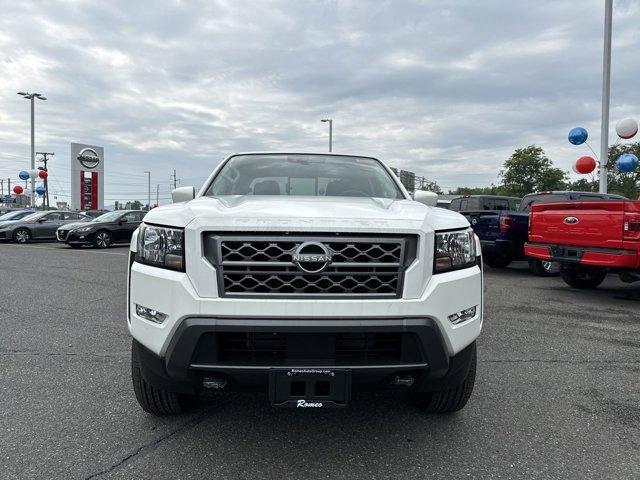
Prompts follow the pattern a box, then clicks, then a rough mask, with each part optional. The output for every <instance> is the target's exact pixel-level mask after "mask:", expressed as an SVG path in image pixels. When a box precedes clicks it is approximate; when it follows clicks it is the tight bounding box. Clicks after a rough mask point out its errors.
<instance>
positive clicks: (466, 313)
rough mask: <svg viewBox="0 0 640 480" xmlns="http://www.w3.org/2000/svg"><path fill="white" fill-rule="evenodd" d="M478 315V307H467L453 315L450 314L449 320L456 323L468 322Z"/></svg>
mask: <svg viewBox="0 0 640 480" xmlns="http://www.w3.org/2000/svg"><path fill="white" fill-rule="evenodd" d="M475 316H476V307H471V308H467V309H466V310H462V311H461V312H458V313H454V314H453V315H449V317H447V318H449V321H450V322H451V323H453V324H454V325H456V324H458V323H462V322H466V321H467V320H469V319H471V318H473V317H475Z"/></svg>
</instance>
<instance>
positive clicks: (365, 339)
mask: <svg viewBox="0 0 640 480" xmlns="http://www.w3.org/2000/svg"><path fill="white" fill-rule="evenodd" d="M173 199H174V203H173V204H172V205H168V206H163V207H159V208H156V209H154V210H152V211H151V212H149V213H148V214H147V216H146V217H145V219H144V223H143V224H142V225H141V226H140V228H139V229H138V230H137V231H136V233H135V234H134V237H133V241H132V242H131V252H130V261H129V275H128V279H127V281H128V295H127V304H128V311H127V321H128V326H129V330H130V332H131V335H132V336H133V342H132V379H133V387H134V391H135V394H136V397H137V399H138V402H139V403H140V405H141V406H142V408H143V409H144V410H146V411H147V412H150V413H152V414H156V415H163V414H172V413H180V412H182V411H184V409H185V408H186V407H187V406H188V405H191V404H192V402H191V400H193V397H195V396H197V395H199V394H201V393H203V392H207V391H209V392H216V391H223V390H227V389H251V388H253V389H255V388H256V387H259V388H262V389H263V391H264V392H265V393H266V394H267V395H268V397H269V400H270V401H271V403H272V404H273V405H274V406H291V407H295V408H325V407H344V406H346V405H347V404H348V402H349V399H350V396H351V391H352V388H366V387H372V386H373V387H379V386H388V387H390V388H404V389H406V390H407V391H408V393H409V396H410V398H412V399H414V400H415V401H416V402H417V403H418V404H419V405H421V406H422V407H423V408H424V409H425V410H426V411H429V412H437V413H451V412H455V411H457V410H460V409H461V408H462V407H464V405H465V404H466V403H467V401H468V399H469V396H470V395H471V392H472V390H473V385H474V380H475V372H476V346H475V341H476V338H477V337H478V335H479V334H480V330H481V328H482V313H483V305H482V267H481V265H482V262H481V258H480V255H481V254H480V246H479V241H478V239H477V238H476V237H475V236H474V234H473V231H472V230H471V229H470V227H469V223H468V222H467V220H466V219H465V218H464V217H463V216H462V215H460V214H458V213H455V212H451V211H448V210H445V209H441V208H435V207H434V206H433V205H435V203H436V199H437V197H436V196H435V195H434V194H431V193H428V192H422V191H418V192H416V193H415V198H414V199H412V198H411V196H410V195H409V193H407V191H406V190H405V189H404V188H403V186H402V184H401V183H400V182H399V181H398V179H397V178H396V177H395V175H394V174H393V173H392V172H391V170H390V169H389V168H388V167H386V166H385V165H384V164H383V163H382V162H380V161H379V160H377V159H375V158H371V157H364V156H351V155H335V154H309V153H304V154H300V153H249V154H237V155H232V156H230V157H228V158H227V159H225V160H224V161H223V162H222V163H221V164H220V165H219V166H218V168H217V169H216V170H215V171H214V172H213V173H212V175H211V176H210V178H209V179H208V180H207V181H206V182H205V184H204V185H203V186H202V188H201V189H200V191H199V192H197V193H196V191H195V189H194V188H193V187H182V188H178V189H176V190H174V192H173Z"/></svg>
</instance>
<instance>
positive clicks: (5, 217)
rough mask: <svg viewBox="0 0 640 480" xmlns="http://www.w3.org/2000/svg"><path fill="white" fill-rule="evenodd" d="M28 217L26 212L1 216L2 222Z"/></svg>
mask: <svg viewBox="0 0 640 480" xmlns="http://www.w3.org/2000/svg"><path fill="white" fill-rule="evenodd" d="M25 215H26V212H22V211H20V212H8V213H5V214H4V215H0V220H12V219H14V218H22V217H24V216H25Z"/></svg>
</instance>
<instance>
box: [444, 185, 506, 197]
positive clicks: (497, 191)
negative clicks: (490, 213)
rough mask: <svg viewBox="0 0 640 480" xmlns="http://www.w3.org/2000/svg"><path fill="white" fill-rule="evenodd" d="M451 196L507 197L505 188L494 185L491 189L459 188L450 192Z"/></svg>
mask: <svg viewBox="0 0 640 480" xmlns="http://www.w3.org/2000/svg"><path fill="white" fill-rule="evenodd" d="M449 195H506V194H505V192H504V190H503V188H502V187H500V186H497V185H494V184H491V186H490V187H458V188H456V189H455V190H449Z"/></svg>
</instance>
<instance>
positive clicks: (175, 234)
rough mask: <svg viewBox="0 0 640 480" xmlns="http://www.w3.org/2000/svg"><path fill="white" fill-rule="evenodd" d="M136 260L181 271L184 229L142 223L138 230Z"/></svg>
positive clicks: (182, 266) (182, 268)
mask: <svg viewBox="0 0 640 480" xmlns="http://www.w3.org/2000/svg"><path fill="white" fill-rule="evenodd" d="M136 262H140V263H146V264H147V265H153V266H155V267H163V268H170V269H172V270H181V271H183V270H184V230H183V229H180V228H169V227H156V226H155V225H145V224H142V225H141V226H140V231H139V232H138V251H137V252H136Z"/></svg>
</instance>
